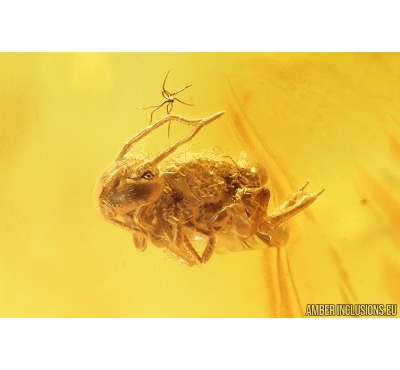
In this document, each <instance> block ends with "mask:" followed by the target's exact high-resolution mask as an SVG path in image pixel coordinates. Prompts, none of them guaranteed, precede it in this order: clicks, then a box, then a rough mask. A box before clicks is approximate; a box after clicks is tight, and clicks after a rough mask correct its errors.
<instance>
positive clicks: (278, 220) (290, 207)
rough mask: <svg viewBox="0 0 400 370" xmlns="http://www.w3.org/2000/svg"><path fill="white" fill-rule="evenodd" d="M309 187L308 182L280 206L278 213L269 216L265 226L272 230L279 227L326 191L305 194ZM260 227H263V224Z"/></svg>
mask: <svg viewBox="0 0 400 370" xmlns="http://www.w3.org/2000/svg"><path fill="white" fill-rule="evenodd" d="M307 185H308V182H306V183H305V184H304V185H302V186H300V188H299V189H298V190H297V191H296V192H295V193H294V194H293V195H292V196H290V197H289V198H288V199H287V200H286V201H285V202H283V203H282V204H281V205H280V206H279V208H278V210H277V211H275V212H272V213H271V214H269V215H268V218H267V220H266V222H265V224H266V225H264V226H268V227H269V228H270V229H274V228H276V227H278V226H279V225H280V224H282V223H283V222H285V221H287V220H288V219H289V218H291V217H293V216H295V215H296V214H298V213H299V212H301V211H302V210H304V209H305V208H307V207H308V206H309V205H311V204H312V203H313V202H314V201H315V200H316V199H317V198H318V197H319V196H320V195H321V194H322V193H323V192H324V191H325V189H323V190H320V191H317V192H314V193H305V194H304V193H303V190H304V189H305V188H306V186H307ZM260 226H261V227H262V226H263V224H262V225H260Z"/></svg>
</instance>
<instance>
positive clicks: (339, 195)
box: [0, 53, 400, 317]
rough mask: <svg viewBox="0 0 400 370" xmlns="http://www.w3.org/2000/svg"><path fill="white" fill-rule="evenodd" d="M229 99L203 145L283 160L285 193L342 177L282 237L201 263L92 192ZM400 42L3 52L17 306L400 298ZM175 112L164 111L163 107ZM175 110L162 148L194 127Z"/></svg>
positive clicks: (41, 309) (101, 309) (202, 137)
mask: <svg viewBox="0 0 400 370" xmlns="http://www.w3.org/2000/svg"><path fill="white" fill-rule="evenodd" d="M169 69H171V72H170V75H169V77H168V80H167V83H166V86H167V89H168V90H169V91H171V92H173V91H175V90H177V89H178V88H180V87H183V86H185V85H188V84H192V85H193V86H192V87H190V88H189V89H187V90H186V91H184V92H182V93H180V95H179V98H180V99H182V100H183V101H186V102H188V103H194V104H195V106H194V107H189V106H185V105H180V104H179V103H176V104H175V106H174V108H173V113H175V114H182V115H186V116H188V117H201V116H205V115H208V114H212V113H215V112H216V111H218V110H226V112H227V113H226V114H225V116H224V117H222V118H221V119H220V120H218V121H216V122H214V123H212V124H210V125H209V126H208V127H206V128H204V129H203V130H202V131H201V132H200V133H199V135H198V136H197V137H196V138H195V140H194V141H193V143H194V144H193V145H192V146H191V147H190V149H189V150H191V151H193V152H195V151H200V150H201V149H204V148H207V147H213V146H218V147H220V148H221V149H222V150H224V151H226V152H227V153H228V154H229V155H232V156H236V157H237V156H238V155H239V154H240V151H241V150H244V151H246V152H247V153H248V155H249V158H251V159H252V160H254V161H258V162H261V163H263V164H264V165H265V167H266V168H267V171H268V174H269V180H268V185H269V187H270V189H271V192H272V194H273V195H272V199H271V205H270V209H273V207H275V206H277V205H278V204H279V202H281V201H282V200H284V199H285V198H286V197H287V196H289V195H290V194H291V193H292V192H293V191H294V190H295V189H296V188H297V187H299V186H300V185H301V184H303V183H304V182H305V181H306V180H308V181H310V185H309V190H310V191H316V190H320V189H323V188H324V189H326V190H325V193H324V194H323V195H322V196H321V197H320V198H319V199H318V200H317V201H316V202H315V203H314V204H313V205H312V206H310V207H309V208H308V209H307V210H306V211H304V212H302V213H301V214H299V215H297V216H296V217H295V218H293V219H292V220H290V221H289V222H288V223H287V228H288V230H289V231H290V240H289V242H288V244H287V245H286V247H284V248H281V249H276V248H268V249H266V250H259V251H249V252H238V253H230V254H227V255H223V256H220V255H214V256H213V257H212V258H211V260H210V261H209V262H208V263H207V264H206V265H204V266H201V267H194V268H189V267H186V266H184V265H181V264H180V263H178V262H175V261H174V260H172V259H171V258H170V257H168V256H167V255H166V254H164V253H163V252H161V251H160V250H158V249H157V248H155V247H153V246H149V247H148V249H147V250H146V251H145V252H144V253H140V252H138V251H137V250H136V249H135V248H134V245H133V243H132V240H131V236H130V235H129V233H128V232H126V231H124V230H121V229H119V228H117V227H115V226H113V225H111V224H109V223H107V222H106V221H105V220H103V219H102V218H100V217H99V216H98V214H97V213H96V211H95V209H94V207H93V204H92V189H93V186H94V183H95V181H96V179H97V176H98V175H99V174H100V172H101V171H102V170H103V169H104V168H105V167H106V166H107V165H108V164H109V163H110V162H111V161H112V160H113V158H114V157H115V156H116V154H117V153H118V151H119V149H120V148H121V147H122V145H123V144H124V143H125V141H126V140H127V139H128V138H129V137H130V136H132V135H134V134H135V133H137V132H138V131H139V130H140V129H141V128H143V127H144V126H146V125H147V124H148V123H149V118H150V111H148V110H138V109H135V107H139V106H146V105H152V104H157V103H160V102H161V100H162V97H161V94H160V93H161V84H162V81H163V79H164V77H165V75H166V73H167V71H168V70H169ZM399 72H400V55H399V54H357V53H354V54H351V53H350V54H347V53H341V54H339V53H316V54H312V53H311V54H310V53H305V54H292V53H290V54H271V53H266V54H262V53H255V54H250V53H237V54H228V53H222V54H216V53H204V54H202V53H195V54H194V53H167V54H160V53H115V54H113V53H112V54H107V53H99V54H98V53H87V54H86V53H65V54H64V53H59V54H57V53H26V54H25V53H20V54H15V53H9V54H8V53H2V54H0V93H1V98H0V125H1V133H0V166H1V167H0V168H1V177H0V178H1V192H0V204H1V209H0V256H1V258H0V316H1V317H281V316H283V317H301V316H303V315H304V313H305V307H306V304H310V303H335V304H336V303H383V304H386V303H397V304H399V303H400V289H399V286H400V284H399V281H400V80H399ZM163 114H165V110H163V111H161V110H160V111H158V112H157V113H155V116H154V117H155V119H157V118H159V117H161V116H162V115H163ZM181 126H182V125H181V124H178V123H177V124H172V125H171V137H170V138H169V139H168V137H167V133H166V128H165V129H160V130H159V132H157V133H155V134H154V135H153V136H152V137H150V138H148V139H146V140H145V141H144V142H143V144H141V145H140V146H139V149H142V150H145V151H147V152H149V153H150V155H152V154H154V153H157V151H159V150H161V149H163V148H165V147H166V146H167V145H170V144H171V143H172V142H174V141H176V140H177V139H178V138H179V137H181V136H182V135H183V134H184V133H185V132H186V131H185V129H184V128H183V127H181Z"/></svg>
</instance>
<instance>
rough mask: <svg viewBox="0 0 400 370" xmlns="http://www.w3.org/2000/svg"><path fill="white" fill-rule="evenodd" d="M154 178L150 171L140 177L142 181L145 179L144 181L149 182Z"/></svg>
mask: <svg viewBox="0 0 400 370" xmlns="http://www.w3.org/2000/svg"><path fill="white" fill-rule="evenodd" d="M153 177H154V174H153V173H152V172H151V171H146V172H145V173H144V174H143V175H142V179H146V180H150V179H152V178H153Z"/></svg>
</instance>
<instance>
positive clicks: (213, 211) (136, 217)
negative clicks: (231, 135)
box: [96, 80, 323, 266]
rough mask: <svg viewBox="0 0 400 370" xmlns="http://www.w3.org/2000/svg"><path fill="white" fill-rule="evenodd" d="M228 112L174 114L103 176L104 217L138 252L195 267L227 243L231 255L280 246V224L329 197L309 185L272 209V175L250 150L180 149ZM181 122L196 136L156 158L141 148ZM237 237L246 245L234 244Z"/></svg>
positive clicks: (127, 148) (99, 191) (99, 197)
mask: <svg viewBox="0 0 400 370" xmlns="http://www.w3.org/2000/svg"><path fill="white" fill-rule="evenodd" d="M164 84H165V80H164ZM224 113H225V112H223V111H221V112H218V113H215V114H212V115H210V116H208V117H204V118H199V119H190V118H186V117H183V116H179V115H169V114H168V115H167V116H165V117H163V118H161V119H159V120H158V121H156V122H154V123H152V124H150V125H148V126H147V127H145V128H144V129H143V130H142V131H140V132H139V133H138V134H136V135H135V136H133V137H132V138H131V139H130V140H129V141H128V142H127V143H126V144H125V145H124V146H123V148H122V150H121V151H120V153H119V154H118V155H117V157H116V159H115V161H114V162H113V163H112V164H111V165H110V166H109V167H107V169H106V170H105V171H103V173H102V174H101V175H100V177H99V179H98V181H97V184H96V202H97V205H98V207H99V209H100V212H101V214H102V215H103V216H104V217H105V219H106V220H108V221H109V222H111V223H113V224H115V225H118V226H120V227H122V228H124V229H127V230H128V231H129V232H130V233H131V234H132V237H133V242H134V245H135V247H136V248H137V249H138V250H139V251H144V250H145V249H146V248H147V245H148V243H149V242H151V243H152V244H154V245H155V246H157V247H159V248H160V249H162V250H164V251H166V252H168V253H170V254H171V255H172V256H173V257H175V258H176V259H178V260H179V261H181V262H184V263H186V264H187V265H189V266H193V265H197V264H202V263H205V262H207V261H208V260H209V259H210V257H211V255H212V254H213V252H214V251H215V252H217V253H219V252H220V251H222V250H223V249H221V248H219V244H220V243H221V244H224V245H225V250H230V251H236V250H246V249H254V247H253V245H256V244H257V245H261V246H262V245H263V246H278V245H281V244H282V240H280V239H282V233H281V232H280V225H281V224H282V223H284V222H285V221H286V220H288V219H289V218H291V217H293V216H294V215H296V214H297V213H299V212H300V211H302V210H304V209H305V208H307V207H308V206H309V205H310V204H311V203H313V202H314V201H315V200H316V199H317V197H318V196H319V195H320V194H321V193H322V192H323V190H321V191H319V192H314V193H305V192H304V189H305V187H306V186H307V184H308V183H307V182H306V183H305V184H304V185H303V186H301V187H300V188H299V189H298V190H297V191H296V192H295V193H293V194H292V195H291V196H290V197H289V198H288V199H287V200H286V201H284V202H283V203H282V204H281V205H280V206H279V207H278V208H277V209H276V210H274V211H273V212H267V208H268V202H269V198H270V190H269V189H268V188H267V187H266V186H265V183H266V171H265V169H264V168H263V167H262V166H260V165H254V164H251V163H249V162H248V161H247V160H246V158H245V155H244V154H243V153H242V155H241V157H240V158H239V159H238V160H235V159H233V158H232V157H230V156H227V155H221V154H217V153H214V152H211V151H210V152H202V153H199V154H191V153H186V152H185V153H184V154H182V153H179V152H177V149H178V148H179V147H181V146H182V145H184V144H186V143H188V142H189V141H191V140H192V139H193V138H194V137H195V136H196V135H197V133H198V132H199V131H200V130H201V129H202V128H203V127H205V126H206V125H208V124H210V123H212V122H213V121H215V120H217V119H218V118H220V117H221V116H222V115H223V114H224ZM174 121H175V122H181V123H183V124H185V125H188V126H190V127H192V130H191V132H190V133H189V134H188V135H187V136H185V137H183V138H182V139H180V140H178V141H177V142H176V143H174V144H172V145H171V146H169V147H168V148H166V149H165V150H163V151H161V152H159V153H158V154H157V155H156V156H155V158H152V159H149V158H148V157H147V156H146V155H145V154H144V153H141V152H139V151H137V150H135V148H134V145H135V144H136V143H137V142H138V141H140V140H141V139H142V138H144V137H145V136H147V135H148V134H150V133H151V132H153V131H154V130H156V129H157V128H159V127H161V126H162V125H165V124H167V123H168V124H170V123H171V122H174ZM233 239H238V240H239V242H237V241H236V242H232V243H230V242H229V241H233ZM227 241H228V242H227ZM238 245H239V246H240V247H238Z"/></svg>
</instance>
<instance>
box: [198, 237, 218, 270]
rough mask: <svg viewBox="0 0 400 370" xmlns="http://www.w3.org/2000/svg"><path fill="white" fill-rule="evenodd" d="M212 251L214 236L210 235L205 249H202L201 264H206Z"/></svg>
mask: <svg viewBox="0 0 400 370" xmlns="http://www.w3.org/2000/svg"><path fill="white" fill-rule="evenodd" d="M214 249H215V235H211V236H210V238H209V239H208V243H207V246H206V249H204V252H203V254H202V256H201V263H206V262H207V261H208V260H209V259H210V257H211V256H212V254H213V253H214Z"/></svg>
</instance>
